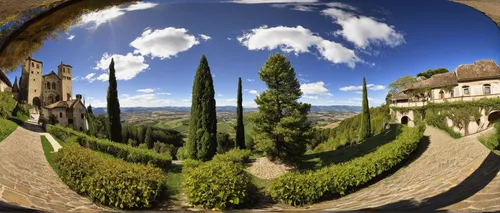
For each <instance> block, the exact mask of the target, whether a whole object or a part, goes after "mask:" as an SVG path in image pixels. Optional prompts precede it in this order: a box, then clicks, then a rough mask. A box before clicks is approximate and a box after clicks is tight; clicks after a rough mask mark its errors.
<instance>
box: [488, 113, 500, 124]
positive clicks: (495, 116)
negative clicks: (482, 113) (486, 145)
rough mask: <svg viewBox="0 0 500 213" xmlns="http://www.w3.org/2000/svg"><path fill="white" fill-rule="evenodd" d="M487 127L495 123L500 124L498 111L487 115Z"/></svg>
mask: <svg viewBox="0 0 500 213" xmlns="http://www.w3.org/2000/svg"><path fill="white" fill-rule="evenodd" d="M488 122H489V125H493V124H494V123H496V122H500V111H495V112H492V113H490V114H489V115H488Z"/></svg>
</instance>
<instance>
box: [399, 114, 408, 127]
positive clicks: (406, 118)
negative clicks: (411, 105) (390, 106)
mask: <svg viewBox="0 0 500 213" xmlns="http://www.w3.org/2000/svg"><path fill="white" fill-rule="evenodd" d="M409 121H410V118H408V116H406V115H405V116H403V117H402V118H401V124H404V125H407V124H408V122H409Z"/></svg>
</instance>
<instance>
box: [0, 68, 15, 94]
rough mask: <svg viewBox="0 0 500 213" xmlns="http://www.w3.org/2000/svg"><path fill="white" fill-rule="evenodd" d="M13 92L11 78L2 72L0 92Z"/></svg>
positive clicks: (0, 74) (0, 73)
mask: <svg viewBox="0 0 500 213" xmlns="http://www.w3.org/2000/svg"><path fill="white" fill-rule="evenodd" d="M5 91H9V92H10V91H12V84H11V83H10V80H9V78H7V76H6V75H5V73H3V71H1V70H0V92H5Z"/></svg>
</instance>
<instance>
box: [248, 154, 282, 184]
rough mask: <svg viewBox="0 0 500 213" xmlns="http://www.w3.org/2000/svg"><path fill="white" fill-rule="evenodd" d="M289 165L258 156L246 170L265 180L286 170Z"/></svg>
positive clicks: (275, 176)
mask: <svg viewBox="0 0 500 213" xmlns="http://www.w3.org/2000/svg"><path fill="white" fill-rule="evenodd" d="M290 169H291V167H287V166H285V165H283V164H278V163H275V162H272V161H270V160H269V159H267V158H266V157H262V158H258V159H257V160H255V162H253V163H252V164H251V165H250V166H249V167H248V168H247V170H248V172H249V173H250V174H252V175H255V176H256V177H258V178H262V179H265V180H269V179H274V178H277V177H279V176H280V175H282V174H284V173H286V172H288V171H289V170H290Z"/></svg>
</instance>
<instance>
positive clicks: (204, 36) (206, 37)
mask: <svg viewBox="0 0 500 213" xmlns="http://www.w3.org/2000/svg"><path fill="white" fill-rule="evenodd" d="M199 36H200V38H201V39H203V40H205V41H206V40H210V39H212V37H210V36H208V35H205V34H200V35H199Z"/></svg>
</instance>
